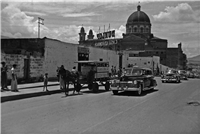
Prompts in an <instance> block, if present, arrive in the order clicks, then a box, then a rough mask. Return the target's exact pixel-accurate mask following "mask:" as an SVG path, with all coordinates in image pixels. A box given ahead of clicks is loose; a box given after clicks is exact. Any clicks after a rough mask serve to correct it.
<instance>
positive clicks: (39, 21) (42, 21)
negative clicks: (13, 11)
mask: <svg viewBox="0 0 200 134" xmlns="http://www.w3.org/2000/svg"><path fill="white" fill-rule="evenodd" d="M40 24H42V25H44V19H43V18H40V17H38V38H40Z"/></svg>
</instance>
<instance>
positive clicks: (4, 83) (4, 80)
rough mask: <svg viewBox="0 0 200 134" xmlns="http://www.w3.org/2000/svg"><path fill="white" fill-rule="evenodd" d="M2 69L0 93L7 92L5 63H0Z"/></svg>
mask: <svg viewBox="0 0 200 134" xmlns="http://www.w3.org/2000/svg"><path fill="white" fill-rule="evenodd" d="M1 64H2V67H1V91H4V90H8V87H7V72H8V68H7V66H6V63H5V62H1Z"/></svg>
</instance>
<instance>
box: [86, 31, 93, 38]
mask: <svg viewBox="0 0 200 134" xmlns="http://www.w3.org/2000/svg"><path fill="white" fill-rule="evenodd" d="M87 37H88V39H93V38H94V35H93V32H92V29H90V31H89V35H88V36H87Z"/></svg>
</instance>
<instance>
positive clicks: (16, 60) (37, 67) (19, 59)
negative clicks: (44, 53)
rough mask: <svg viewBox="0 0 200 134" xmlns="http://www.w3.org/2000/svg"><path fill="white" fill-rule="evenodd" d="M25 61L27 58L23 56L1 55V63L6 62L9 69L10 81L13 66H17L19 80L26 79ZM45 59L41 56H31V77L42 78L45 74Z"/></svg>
mask: <svg viewBox="0 0 200 134" xmlns="http://www.w3.org/2000/svg"><path fill="white" fill-rule="evenodd" d="M24 59H27V56H25V55H22V54H5V53H1V61H5V62H6V65H7V67H8V79H10V78H11V68H12V65H13V64H16V65H17V68H16V72H17V77H18V78H24ZM43 63H44V58H43V57H40V56H37V57H36V56H34V57H33V56H30V77H31V78H32V77H40V76H41V75H42V74H43Z"/></svg>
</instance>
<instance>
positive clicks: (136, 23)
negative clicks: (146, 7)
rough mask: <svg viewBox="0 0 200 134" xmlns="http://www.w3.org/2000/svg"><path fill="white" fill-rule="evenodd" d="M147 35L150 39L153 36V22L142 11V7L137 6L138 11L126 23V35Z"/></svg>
mask: <svg viewBox="0 0 200 134" xmlns="http://www.w3.org/2000/svg"><path fill="white" fill-rule="evenodd" d="M129 34H134V35H138V36H141V35H145V36H146V37H149V36H150V34H151V22H150V19H149V17H148V15H147V14H146V13H145V12H143V11H141V6H140V5H138V6H137V11H136V12H134V13H132V14H131V15H130V16H129V18H128V20H127V23H126V35H129Z"/></svg>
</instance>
